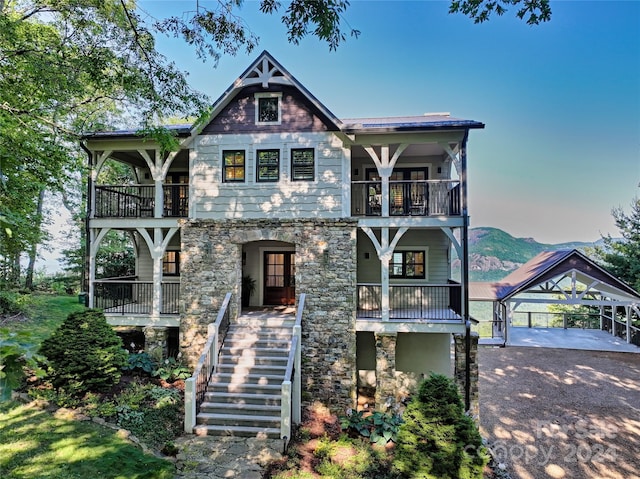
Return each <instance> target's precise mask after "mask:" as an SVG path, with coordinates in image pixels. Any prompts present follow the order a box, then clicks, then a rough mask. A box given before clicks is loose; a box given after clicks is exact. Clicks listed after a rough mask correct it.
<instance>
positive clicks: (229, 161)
mask: <svg viewBox="0 0 640 479" xmlns="http://www.w3.org/2000/svg"><path fill="white" fill-rule="evenodd" d="M222 157H223V161H222V170H223V173H222V180H223V181H224V182H225V183H227V182H234V181H244V180H245V155H244V150H224V151H223V152H222Z"/></svg>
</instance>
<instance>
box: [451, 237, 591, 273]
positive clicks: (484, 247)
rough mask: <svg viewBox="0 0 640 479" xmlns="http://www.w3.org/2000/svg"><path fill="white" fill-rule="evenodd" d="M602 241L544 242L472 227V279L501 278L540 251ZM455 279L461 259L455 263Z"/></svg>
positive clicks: (577, 246)
mask: <svg viewBox="0 0 640 479" xmlns="http://www.w3.org/2000/svg"><path fill="white" fill-rule="evenodd" d="M599 244H601V240H600V241H598V242H596V243H588V242H581V241H574V242H570V243H558V244H544V243H538V242H537V241H536V240H534V239H533V238H515V237H513V236H511V235H510V234H509V233H507V232H505V231H503V230H501V229H498V228H486V227H482V228H471V229H470V230H469V257H470V260H469V279H470V280H471V281H498V280H500V279H502V278H504V277H505V276H506V275H508V274H509V273H510V272H511V271H513V270H515V269H517V268H519V267H520V266H521V265H523V264H524V263H526V262H527V261H529V260H530V259H531V258H533V257H534V256H536V255H537V254H538V253H541V252H543V251H555V250H560V249H578V250H584V249H585V248H592V247H594V246H596V245H599ZM453 269H454V278H455V277H459V276H456V273H457V272H458V271H459V269H460V261H459V260H458V259H455V260H454V262H453Z"/></svg>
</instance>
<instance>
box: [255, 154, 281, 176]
mask: <svg viewBox="0 0 640 479" xmlns="http://www.w3.org/2000/svg"><path fill="white" fill-rule="evenodd" d="M257 157H258V161H257V173H258V174H257V178H258V181H278V180H279V179H280V150H258V151H257Z"/></svg>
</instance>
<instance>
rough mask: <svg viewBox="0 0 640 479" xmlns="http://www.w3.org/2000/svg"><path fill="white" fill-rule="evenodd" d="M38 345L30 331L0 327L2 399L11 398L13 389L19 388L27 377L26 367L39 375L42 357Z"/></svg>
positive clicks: (0, 395)
mask: <svg viewBox="0 0 640 479" xmlns="http://www.w3.org/2000/svg"><path fill="white" fill-rule="evenodd" d="M36 350H37V346H36V345H34V344H33V343H32V338H31V334H30V333H29V332H28V331H20V332H12V331H9V329H8V328H0V401H2V400H6V399H9V397H10V394H11V390H12V389H15V388H17V387H18V386H20V384H21V383H22V381H23V379H24V378H25V373H24V369H25V368H27V367H29V368H31V369H33V370H34V371H35V372H36V373H37V374H38V375H42V374H44V371H42V370H41V369H40V368H39V361H41V360H42V359H43V358H41V357H40V356H39V355H38V354H37V353H36Z"/></svg>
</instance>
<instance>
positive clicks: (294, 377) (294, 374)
mask: <svg viewBox="0 0 640 479" xmlns="http://www.w3.org/2000/svg"><path fill="white" fill-rule="evenodd" d="M306 297H307V296H306V294H305V293H302V294H300V296H299V298H298V309H297V312H296V322H295V324H294V326H293V336H292V338H291V349H289V359H288V360H287V369H286V371H285V375H284V379H283V381H282V387H281V402H280V408H281V410H280V438H281V439H283V440H284V442H285V445H286V444H287V443H288V442H289V441H290V440H291V426H292V423H295V424H299V423H300V421H301V419H302V409H301V396H302V383H301V377H300V374H301V371H300V367H301V364H302V353H301V348H302V313H303V311H304V303H305V300H306Z"/></svg>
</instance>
